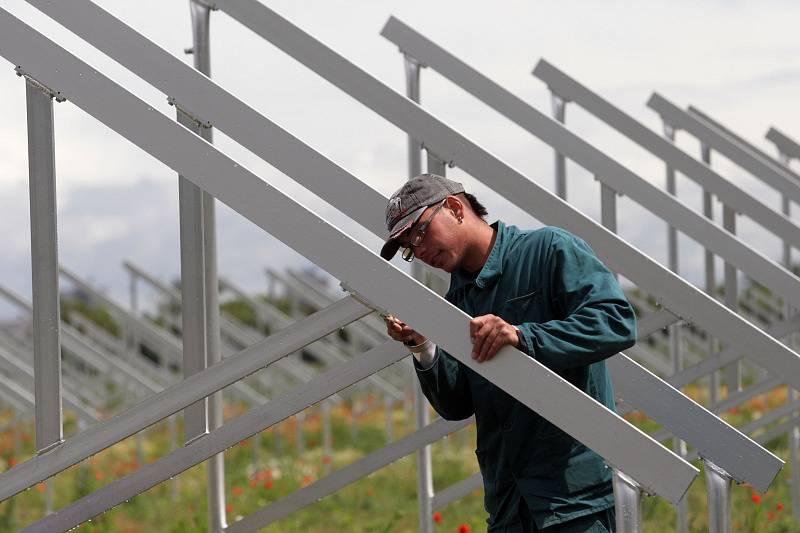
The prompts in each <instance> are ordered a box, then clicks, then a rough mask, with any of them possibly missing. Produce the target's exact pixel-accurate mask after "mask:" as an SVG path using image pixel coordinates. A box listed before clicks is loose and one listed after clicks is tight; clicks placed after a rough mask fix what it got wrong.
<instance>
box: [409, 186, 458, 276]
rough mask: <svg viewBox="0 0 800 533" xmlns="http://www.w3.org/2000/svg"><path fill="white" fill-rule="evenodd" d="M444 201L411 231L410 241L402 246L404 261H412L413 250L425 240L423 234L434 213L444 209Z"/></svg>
mask: <svg viewBox="0 0 800 533" xmlns="http://www.w3.org/2000/svg"><path fill="white" fill-rule="evenodd" d="M446 201H447V199H446V198H445V199H444V200H442V203H440V204H439V205H438V206H436V209H434V210H433V213H432V214H431V216H429V217H428V220H426V221H425V222H423V223H422V224H420V225H419V226H417V229H416V230H414V231H413V233H412V236H411V240H410V241H408V244H407V245H405V246H403V253H402V257H403V260H404V261H408V262H409V263H410V262H411V261H413V260H414V248H416V247H417V246H419V245H420V244H422V241H424V240H425V232H427V231H428V226H429V225H430V223H431V220H433V217H435V216H436V213H438V212H439V211H440V210H441V209H442V207H444V203H445V202H446Z"/></svg>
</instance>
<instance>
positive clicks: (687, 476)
mask: <svg viewBox="0 0 800 533" xmlns="http://www.w3.org/2000/svg"><path fill="white" fill-rule="evenodd" d="M0 51H1V52H2V54H3V55H4V56H5V57H7V58H8V59H10V60H11V61H12V62H14V63H16V64H20V65H23V67H24V68H26V70H28V71H30V72H33V73H35V74H36V75H37V76H39V79H42V80H44V81H45V82H47V83H50V84H52V85H54V86H57V87H59V90H60V91H61V92H63V93H64V94H65V95H66V96H67V97H68V98H69V99H70V101H71V102H73V103H75V104H76V105H77V106H79V107H81V108H82V109H84V110H85V111H87V112H88V113H89V114H91V115H92V116H94V117H95V118H97V119H98V120H100V121H101V122H103V123H104V124H106V125H107V126H108V127H110V128H111V129H113V130H114V131H116V132H118V133H120V134H121V135H123V136H124V137H126V138H128V139H129V140H130V141H132V142H134V143H135V144H136V145H137V146H139V147H140V148H142V149H143V150H145V151H146V152H148V153H150V154H151V155H153V156H154V157H157V158H158V159H159V160H160V161H162V162H163V163H164V164H166V165H168V166H170V167H172V168H173V170H176V171H178V172H179V173H181V174H182V175H184V176H187V177H189V178H190V179H192V180H196V184H197V185H199V186H201V187H202V188H203V189H204V190H206V191H207V192H209V193H210V194H212V195H214V196H215V197H216V198H218V199H219V200H220V201H223V202H225V203H226V204H228V205H229V206H231V207H232V208H234V209H235V210H236V211H237V212H239V214H241V215H242V216H245V217H246V218H248V219H249V220H251V221H252V222H253V223H255V224H256V225H258V226H259V227H261V228H262V229H264V230H265V231H268V232H269V233H271V234H272V235H275V236H276V237H278V238H279V239H281V240H282V241H284V242H285V243H287V244H288V245H289V246H292V247H293V248H295V249H296V250H297V251H298V252H300V253H301V254H303V255H305V256H306V257H307V258H308V259H309V260H311V261H312V262H314V263H316V264H318V265H320V266H322V267H323V268H325V269H326V270H328V271H329V272H330V273H331V274H332V275H333V276H335V277H337V278H338V279H341V280H343V281H345V282H346V283H348V285H349V287H350V288H351V289H352V290H353V291H356V292H358V293H359V294H362V295H368V298H369V299H370V301H372V302H374V303H372V304H371V307H373V308H374V309H378V310H380V311H382V312H385V311H388V310H389V309H391V310H392V311H391V312H392V314H395V315H397V316H406V317H414V319H413V321H410V322H409V323H410V325H411V326H412V327H414V328H415V329H416V330H417V331H419V332H421V333H422V334H423V335H426V336H427V337H430V338H431V339H433V340H434V341H435V342H436V343H437V345H439V346H442V347H443V348H444V349H445V350H447V351H448V352H449V353H451V354H453V355H454V356H455V357H457V358H458V359H459V360H461V361H462V362H463V363H464V364H465V365H466V366H468V367H470V368H472V369H473V370H474V371H476V372H478V373H480V374H481V375H483V376H484V377H486V378H487V379H488V380H490V381H492V382H493V383H495V384H497V385H498V386H500V387H501V388H503V389H504V390H505V391H506V392H508V393H509V394H511V395H513V396H514V397H516V398H517V399H519V400H520V401H521V402H522V403H524V404H525V405H527V406H528V407H529V408H531V409H533V410H535V411H537V412H538V413H539V414H541V415H542V416H543V417H545V418H546V419H548V420H550V421H551V422H553V423H554V424H556V425H557V426H559V427H560V428H561V429H563V430H564V431H566V432H567V433H569V434H571V435H572V436H574V437H575V438H577V439H578V440H580V441H582V442H584V443H585V444H586V445H587V446H589V447H591V448H592V449H593V450H595V451H596V452H598V454H600V455H601V456H603V457H604V458H605V459H606V461H607V462H608V463H609V464H610V465H611V466H613V467H622V466H623V465H624V469H625V472H626V473H628V474H629V475H630V476H631V477H633V478H634V479H636V480H637V481H638V482H640V483H641V484H642V485H643V486H644V487H645V489H646V490H649V491H650V492H652V493H655V494H659V495H661V496H663V497H665V498H666V499H668V500H669V501H673V502H677V501H679V500H680V499H681V498H682V496H683V494H684V492H685V491H686V489H687V488H688V486H689V484H690V483H691V481H692V480H693V479H694V477H695V476H696V475H697V469H696V468H694V467H693V466H691V465H690V464H688V463H686V462H685V461H682V460H681V459H680V458H678V457H677V456H675V455H674V454H673V453H671V452H669V451H668V450H666V449H664V448H663V447H662V446H661V445H660V444H658V443H657V442H655V441H653V440H652V439H650V438H649V437H647V435H645V434H644V433H642V432H641V431H639V430H638V429H637V428H635V427H634V426H632V425H630V424H628V423H627V422H626V421H624V420H623V419H621V418H620V417H618V416H617V415H616V414H614V413H613V412H611V411H609V410H608V409H606V408H605V407H603V406H602V405H601V404H599V403H598V402H596V401H595V400H593V399H592V398H590V397H589V396H587V395H585V394H583V393H581V392H580V391H578V390H577V389H576V388H575V387H573V386H572V385H571V384H570V383H569V382H567V381H566V380H564V379H562V378H561V377H560V376H558V375H557V374H555V373H554V372H552V371H551V370H549V369H547V368H546V367H544V366H543V365H541V364H540V363H538V362H537V361H535V360H532V359H531V358H529V357H526V356H524V355H521V353H520V352H519V351H517V350H515V349H514V348H512V347H510V346H506V347H505V348H503V349H502V350H501V352H500V353H499V354H498V356H497V357H495V358H494V359H492V360H491V361H488V362H486V363H482V364H479V363H477V362H475V361H474V360H472V358H471V357H469V355H468V354H469V353H470V349H471V343H470V341H469V337H468V336H467V335H465V334H464V332H465V331H466V325H467V322H468V321H469V316H468V315H466V314H465V313H463V312H462V311H460V310H458V309H457V308H455V307H453V306H452V305H451V304H449V303H448V302H446V301H445V300H443V299H441V298H440V297H438V296H437V295H436V294H435V293H433V292H431V291H430V290H429V289H427V288H426V287H424V286H422V285H420V284H419V283H417V282H415V281H413V280H411V279H410V278H409V277H408V276H407V275H406V274H405V273H404V272H402V271H400V270H398V269H397V268H395V267H394V266H393V265H391V264H390V263H388V262H386V261H383V260H382V259H381V258H380V257H379V256H378V255H377V254H375V253H374V252H373V251H371V250H368V249H367V248H365V247H363V246H362V245H360V244H359V243H357V242H355V241H354V240H352V239H351V238H350V237H349V236H347V235H345V234H344V233H342V232H340V231H339V230H337V229H336V228H334V227H332V226H330V225H329V224H328V223H327V222H325V221H324V220H322V219H321V218H319V217H318V216H316V215H315V214H314V213H312V212H310V211H309V210H307V209H306V208H304V207H303V206H302V205H300V204H298V203H297V202H295V201H294V200H293V199H291V198H290V197H288V196H287V195H285V194H284V193H282V192H281V191H279V190H277V189H275V188H274V187H272V186H270V185H269V184H267V183H265V182H264V181H263V180H261V179H260V178H259V177H258V176H256V175H255V174H253V173H252V172H250V171H249V170H247V169H246V168H244V167H243V166H242V165H240V164H238V163H236V162H235V161H233V160H232V159H230V158H229V157H227V156H226V155H224V154H223V153H222V152H220V151H219V150H218V149H217V148H215V147H214V146H213V145H210V144H208V143H207V142H205V141H204V140H203V139H201V138H199V137H197V136H196V135H194V134H192V133H191V132H189V131H188V130H186V129H185V128H183V127H182V126H180V125H177V124H175V123H174V122H173V121H171V120H170V119H169V118H167V117H166V116H164V115H163V114H161V113H159V112H158V111H156V110H154V109H152V107H150V106H148V105H147V104H146V103H145V102H143V101H141V100H140V99H138V98H136V97H135V96H134V95H132V94H131V93H129V92H127V91H125V89H123V88H122V87H121V86H119V85H118V84H116V83H114V82H113V81H111V80H110V79H109V78H107V77H105V76H103V75H102V74H100V73H99V72H97V71H96V70H95V69H93V68H91V67H90V66H89V65H87V64H85V63H83V62H82V61H80V60H79V59H77V58H76V57H74V56H72V55H71V54H69V53H68V52H66V51H65V50H64V49H63V48H61V47H59V46H58V45H56V44H55V43H54V42H52V41H50V40H49V39H47V38H46V37H44V36H43V35H41V34H40V33H38V32H36V31H35V30H33V29H32V28H30V27H29V26H27V25H26V24H24V23H23V22H22V21H20V20H19V19H17V18H15V17H13V16H12V15H11V14H9V13H7V12H6V11H2V10H0ZM403 101H406V100H405V99H404V100H403ZM409 103H410V102H409ZM411 105H412V106H413V105H414V104H411ZM414 109H417V108H416V107H414ZM475 151H476V152H478V151H480V150H479V149H478V148H477V147H475ZM437 153H438V152H437ZM497 163H499V161H498V162H497ZM509 170H510V169H509ZM507 172H508V171H506V173H507ZM221 175H226V176H227V179H226V180H225V181H224V182H223V181H222V180H220V179H219V176H221ZM519 177H520V178H521V179H522V180H525V178H524V177H522V176H521V175H520V176H519ZM525 181H527V180H525ZM530 193H531V191H530V190H528V191H527V194H523V195H521V196H524V197H526V200H527V197H528V196H530ZM544 196H552V195H549V194H548V193H545V194H544ZM543 199H546V200H547V202H551V200H550V199H549V198H543ZM518 201H521V200H520V199H518ZM541 202H542V199H536V200H535V201H533V202H531V205H536V204H538V203H541ZM559 202H560V201H559ZM560 203H563V202H560ZM564 205H566V204H564ZM559 207H562V206H561V205H559ZM549 209H552V206H551V207H550V208H549ZM576 213H577V212H576ZM564 215H567V216H569V217H570V218H571V217H573V216H574V217H576V218H578V217H582V215H580V214H576V215H573V214H572V212H571V211H568V210H566V209H565V210H564ZM582 220H586V221H587V223H588V224H591V226H594V227H598V226H596V225H595V224H593V223H591V222H589V221H588V219H586V218H585V217H582ZM588 224H587V225H588ZM573 225H574V224H573ZM600 231H602V232H604V233H603V235H610V234H608V233H607V232H606V230H603V229H602V228H600ZM614 239H615V238H614ZM610 240H612V242H614V240H613V239H610ZM616 242H617V243H618V246H617V247H618V248H619V251H621V253H620V255H623V254H624V250H627V249H628V248H627V246H626V245H625V244H623V243H622V241H619V240H616ZM624 255H627V254H624ZM628 262H630V261H628ZM674 279H677V278H674ZM681 283H682V282H681ZM362 297H367V296H362ZM420 302H426V305H424V306H420ZM695 307H696V306H695ZM695 310H696V311H697V310H698V309H695ZM731 316H735V315H733V314H731ZM409 320H411V319H409ZM742 323H743V324H747V323H746V322H743V321H742ZM738 324H739V323H738V322H737V325H738ZM739 329H744V328H739ZM752 329H755V328H752ZM754 338H755V335H754ZM754 338H753V339H750V340H751V342H752V340H754ZM766 341H769V342H773V341H772V340H771V339H770V338H769V337H766V336H765V344H766V346H768V343H767V342H766ZM265 342H268V341H265ZM756 344H757V345H758V346H759V349H761V350H762V353H770V352H771V350H769V349H768V348H767V347H766V346H765V345H764V344H762V343H761V342H758V343H756ZM776 344H777V343H776ZM780 350H781V351H783V350H786V348H785V347H783V346H781V347H780ZM787 352H788V353H790V354H793V352H791V351H788V350H787ZM240 357H241V354H240V356H238V357H236V358H230V359H228V360H226V361H223V362H222V363H220V364H219V365H216V366H215V367H214V370H215V371H216V370H217V368H218V367H220V366H221V365H224V364H225V363H227V362H228V361H235V360H236V359H239V358H240ZM779 359H780V361H781V362H783V361H784V358H783V357H782V356H779ZM781 366H782V365H781ZM798 374H799V375H800V372H798ZM198 375H201V376H202V375H204V374H202V373H201V374H198ZM798 377H800V376H798ZM189 380H191V378H189ZM799 381H800V380H799ZM188 382H189V381H184V382H183V383H188ZM218 383H219V381H217V384H218ZM173 388H174V387H173ZM136 411H137V413H138V411H139V410H136ZM60 448H61V449H63V445H62V446H61V447H60Z"/></svg>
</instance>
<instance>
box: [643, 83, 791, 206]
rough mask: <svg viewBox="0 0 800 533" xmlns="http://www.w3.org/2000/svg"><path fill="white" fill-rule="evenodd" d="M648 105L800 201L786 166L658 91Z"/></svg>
mask: <svg viewBox="0 0 800 533" xmlns="http://www.w3.org/2000/svg"><path fill="white" fill-rule="evenodd" d="M647 106H648V107H650V108H651V109H653V110H654V111H656V112H657V113H658V114H659V115H661V118H662V120H663V121H664V122H666V123H667V124H669V125H670V126H672V127H673V128H675V129H681V130H684V131H686V132H688V133H690V134H692V135H693V136H695V137H697V138H698V139H700V140H701V141H703V143H705V144H706V145H707V146H708V147H709V148H712V149H713V150H715V151H717V152H719V153H720V154H722V155H724V156H725V157H727V158H728V159H730V160H731V161H733V162H734V163H736V164H737V165H738V166H740V167H742V168H743V169H745V170H747V171H748V172H749V173H751V174H753V175H754V176H756V177H758V178H760V179H762V180H763V181H764V182H765V183H767V184H768V185H770V186H771V187H772V188H774V189H776V190H777V191H779V192H781V193H783V194H784V195H786V196H787V197H788V198H789V199H790V200H792V201H793V202H795V203H800V184H798V182H797V181H796V180H795V179H794V178H793V177H792V176H791V175H790V174H789V173H788V172H786V170H785V169H780V168H778V167H775V166H773V165H771V164H768V163H767V162H765V161H764V160H763V159H761V158H760V157H758V156H756V155H754V154H752V153H749V152H748V151H747V150H745V149H744V147H742V145H741V144H739V143H738V142H736V141H735V140H733V139H731V137H730V136H728V135H726V134H725V133H723V132H721V131H719V130H718V129H716V128H714V127H712V126H711V125H709V124H708V123H706V122H704V121H703V120H701V119H699V118H698V117H695V116H692V115H690V114H689V113H687V112H686V111H684V110H683V109H681V108H679V107H678V106H676V105H675V104H673V103H671V102H670V101H668V100H667V99H666V98H664V97H663V96H661V95H660V94H658V93H653V95H652V96H650V99H649V100H648V101H647Z"/></svg>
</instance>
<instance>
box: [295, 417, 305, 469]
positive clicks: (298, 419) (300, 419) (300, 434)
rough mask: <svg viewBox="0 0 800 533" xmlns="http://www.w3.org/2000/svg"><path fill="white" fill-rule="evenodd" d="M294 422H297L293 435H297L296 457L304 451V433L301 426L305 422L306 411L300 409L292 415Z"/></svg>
mask: <svg viewBox="0 0 800 533" xmlns="http://www.w3.org/2000/svg"><path fill="white" fill-rule="evenodd" d="M294 419H295V422H297V428H296V433H295V435H296V436H297V439H296V440H297V442H296V444H297V457H298V458H300V457H301V456H302V455H303V454H304V453H305V452H306V442H305V433H304V432H303V429H304V428H303V426H305V423H306V412H305V411H300V412H299V413H297V414H296V415H294Z"/></svg>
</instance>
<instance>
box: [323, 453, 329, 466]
mask: <svg viewBox="0 0 800 533" xmlns="http://www.w3.org/2000/svg"><path fill="white" fill-rule="evenodd" d="M322 464H324V465H329V464H331V456H330V455H323V456H322Z"/></svg>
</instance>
